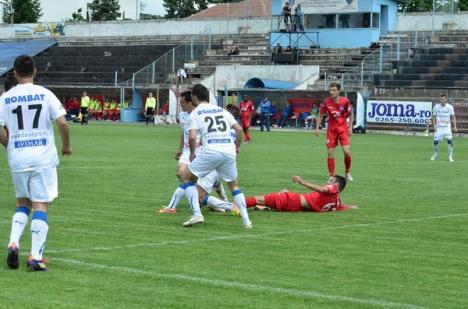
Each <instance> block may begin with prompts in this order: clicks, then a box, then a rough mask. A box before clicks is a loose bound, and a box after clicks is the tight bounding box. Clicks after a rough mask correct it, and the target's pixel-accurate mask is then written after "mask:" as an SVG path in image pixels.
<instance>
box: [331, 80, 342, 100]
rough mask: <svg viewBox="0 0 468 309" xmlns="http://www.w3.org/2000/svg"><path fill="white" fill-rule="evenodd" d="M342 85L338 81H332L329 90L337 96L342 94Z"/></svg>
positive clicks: (333, 95) (332, 95)
mask: <svg viewBox="0 0 468 309" xmlns="http://www.w3.org/2000/svg"><path fill="white" fill-rule="evenodd" d="M340 91H341V85H340V84H339V83H337V82H332V83H330V85H329V86H328V92H329V93H330V96H331V97H332V98H336V97H338V96H339V95H340Z"/></svg>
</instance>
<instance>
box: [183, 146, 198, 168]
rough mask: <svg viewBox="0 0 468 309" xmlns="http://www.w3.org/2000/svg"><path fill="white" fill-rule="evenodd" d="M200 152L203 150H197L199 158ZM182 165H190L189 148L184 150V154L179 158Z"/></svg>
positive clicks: (196, 153)
mask: <svg viewBox="0 0 468 309" xmlns="http://www.w3.org/2000/svg"><path fill="white" fill-rule="evenodd" d="M200 152H201V148H197V149H195V155H196V156H198V155H199V154H200ZM180 163H182V164H187V165H189V164H190V149H189V148H184V149H183V150H182V154H181V155H180V158H179V164H180Z"/></svg>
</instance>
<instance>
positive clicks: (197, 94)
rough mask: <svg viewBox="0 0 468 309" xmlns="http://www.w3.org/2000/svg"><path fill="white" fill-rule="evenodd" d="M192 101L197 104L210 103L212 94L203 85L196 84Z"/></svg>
mask: <svg viewBox="0 0 468 309" xmlns="http://www.w3.org/2000/svg"><path fill="white" fill-rule="evenodd" d="M192 99H193V102H194V103H195V104H198V103H200V102H209V101H210V92H209V91H208V89H207V88H206V87H205V86H203V85H202V84H196V85H195V86H193V89H192Z"/></svg>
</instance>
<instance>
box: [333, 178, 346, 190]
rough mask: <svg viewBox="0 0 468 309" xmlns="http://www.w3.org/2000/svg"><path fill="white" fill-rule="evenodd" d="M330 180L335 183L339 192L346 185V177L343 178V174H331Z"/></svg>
mask: <svg viewBox="0 0 468 309" xmlns="http://www.w3.org/2000/svg"><path fill="white" fill-rule="evenodd" d="M330 182H331V183H334V184H336V185H337V186H338V190H339V191H340V192H341V191H343V190H344V188H345V187H346V178H344V177H343V176H339V175H336V176H333V178H332V179H331V181H330Z"/></svg>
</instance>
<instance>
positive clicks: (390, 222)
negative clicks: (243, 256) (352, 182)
mask: <svg viewBox="0 0 468 309" xmlns="http://www.w3.org/2000/svg"><path fill="white" fill-rule="evenodd" d="M463 216H468V213H466V214H451V215H445V216H432V217H425V218H414V219H400V220H395V221H382V222H372V223H358V224H348V225H339V226H327V227H319V228H314V229H303V230H287V231H281V232H270V233H261V234H247V235H231V234H230V235H226V236H216V237H210V238H201V239H189V240H174V241H163V242H156V243H139V244H130V245H122V246H109V247H90V248H76V249H61V250H47V252H48V253H67V252H83V251H100V250H102V251H108V250H114V249H126V248H136V247H160V246H165V245H184V244H190V243H195V242H206V241H216V240H232V239H240V238H256V237H261V236H272V235H284V234H291V233H298V232H313V231H323V230H336V229H350V228H360V227H368V226H378V225H386V224H399V223H408V222H420V221H427V220H437V219H446V218H453V217H463ZM254 228H255V226H254Z"/></svg>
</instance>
